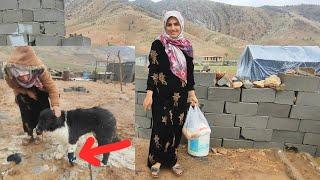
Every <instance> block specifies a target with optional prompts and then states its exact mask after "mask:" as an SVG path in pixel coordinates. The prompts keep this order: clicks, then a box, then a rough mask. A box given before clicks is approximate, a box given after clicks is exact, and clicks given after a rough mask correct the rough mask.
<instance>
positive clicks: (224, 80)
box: [217, 76, 231, 87]
mask: <svg viewBox="0 0 320 180" xmlns="http://www.w3.org/2000/svg"><path fill="white" fill-rule="evenodd" d="M217 84H218V86H220V87H231V81H230V79H229V78H228V77H226V76H223V77H222V78H221V79H220V80H219V81H218V82H217Z"/></svg>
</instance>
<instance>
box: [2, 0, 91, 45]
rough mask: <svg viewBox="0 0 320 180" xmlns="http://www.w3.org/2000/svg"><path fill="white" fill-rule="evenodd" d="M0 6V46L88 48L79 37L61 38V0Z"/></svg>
mask: <svg viewBox="0 0 320 180" xmlns="http://www.w3.org/2000/svg"><path fill="white" fill-rule="evenodd" d="M0 4H1V5H0V45H1V46H5V45H14V46H17V45H36V46H61V45H88V42H87V39H88V38H85V37H82V36H80V37H77V36H75V37H73V38H71V39H70V38H67V39H66V38H65V35H66V30H65V17H64V0H0ZM83 41H86V42H83ZM89 45H91V41H90V44H89Z"/></svg>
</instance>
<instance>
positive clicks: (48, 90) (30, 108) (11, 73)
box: [4, 46, 61, 145]
mask: <svg viewBox="0 0 320 180" xmlns="http://www.w3.org/2000/svg"><path fill="white" fill-rule="evenodd" d="M4 70H5V80H6V82H7V84H8V85H9V87H10V88H12V89H13V92H14V94H15V99H16V103H17V104H18V105H19V109H20V114H21V119H22V124H23V130H24V132H26V133H27V134H28V136H29V137H28V138H25V139H23V140H22V145H28V144H30V143H32V142H34V143H35V144H39V143H40V138H39V137H34V136H33V129H35V127H36V125H37V124H38V117H39V114H40V112H41V111H42V110H44V109H46V108H50V103H51V107H52V109H53V111H54V114H55V115H56V116H57V117H60V115H61V111H60V108H59V92H58V89H57V87H56V85H55V82H54V81H53V80H52V78H51V76H50V74H49V72H48V71H47V69H46V67H45V65H44V64H43V62H42V61H41V60H40V59H38V58H37V56H36V54H35V52H34V50H33V49H32V47H30V46H21V47H16V48H15V49H14V50H13V51H12V52H11V55H10V58H9V59H8V60H7V62H6V65H5V67H4ZM49 99H50V102H49ZM38 135H39V134H38Z"/></svg>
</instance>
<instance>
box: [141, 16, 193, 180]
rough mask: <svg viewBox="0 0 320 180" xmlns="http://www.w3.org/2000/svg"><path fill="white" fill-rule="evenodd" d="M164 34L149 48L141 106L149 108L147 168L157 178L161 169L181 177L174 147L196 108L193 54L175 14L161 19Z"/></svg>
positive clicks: (182, 22) (181, 169)
mask: <svg viewBox="0 0 320 180" xmlns="http://www.w3.org/2000/svg"><path fill="white" fill-rule="evenodd" d="M163 22H164V33H163V34H162V35H160V36H159V37H158V38H157V39H156V40H155V41H154V42H153V43H152V46H151V51H150V55H149V62H150V65H149V75H148V81H147V95H146V97H145V99H144V102H143V106H144V108H145V110H146V109H147V108H150V107H152V120H153V125H152V134H151V139H150V147H149V155H148V167H149V168H150V169H151V173H152V176H153V177H158V176H159V172H160V166H161V167H167V168H172V171H173V172H174V173H175V174H176V175H182V173H183V168H182V166H181V165H180V164H178V163H177V147H178V145H179V143H180V140H181V135H182V127H183V124H184V122H185V119H186V115H187V111H188V108H189V106H190V104H189V102H190V103H191V105H193V106H194V105H196V104H198V99H197V98H196V95H195V92H194V78H193V68H194V65H193V62H192V61H193V50H192V46H191V44H190V42H189V41H188V40H187V39H186V38H184V37H183V30H184V20H183V17H182V16H181V14H180V12H178V11H168V12H167V13H166V14H165V15H164V21H163Z"/></svg>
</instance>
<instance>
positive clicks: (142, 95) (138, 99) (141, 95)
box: [136, 92, 146, 105]
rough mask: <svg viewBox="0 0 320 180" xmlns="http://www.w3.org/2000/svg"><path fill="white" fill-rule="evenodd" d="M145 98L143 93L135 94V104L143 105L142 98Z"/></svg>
mask: <svg viewBox="0 0 320 180" xmlns="http://www.w3.org/2000/svg"><path fill="white" fill-rule="evenodd" d="M145 97H146V93H144V92H138V93H137V102H136V103H137V104H141V105H142V104H143V101H144V98H145Z"/></svg>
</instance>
